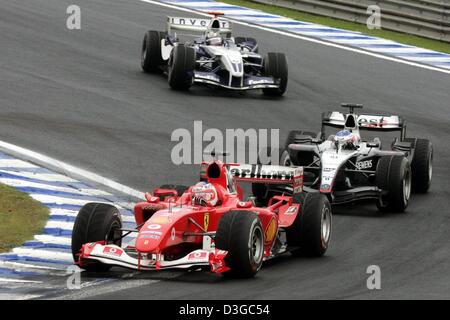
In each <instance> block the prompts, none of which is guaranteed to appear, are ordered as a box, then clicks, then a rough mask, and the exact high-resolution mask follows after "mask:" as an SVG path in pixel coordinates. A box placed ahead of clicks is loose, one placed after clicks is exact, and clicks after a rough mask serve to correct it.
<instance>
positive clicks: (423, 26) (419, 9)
mask: <svg viewBox="0 0 450 320" xmlns="http://www.w3.org/2000/svg"><path fill="white" fill-rule="evenodd" d="M251 1H253V2H259V3H264V4H269V5H275V6H279V7H284V8H289V9H294V10H299V11H303V12H307V13H312V14H317V15H321V16H327V17H332V18H337V19H342V20H347V21H352V22H357V23H362V24H366V21H367V19H368V18H369V16H370V14H369V13H367V7H368V6H370V5H377V6H379V7H380V8H381V27H382V29H386V30H393V31H399V32H404V33H409V34H413V35H417V36H421V37H425V38H430V39H435V40H440V41H445V42H449V43H450V0H445V1H444V0H440V1H439V0H416V1H411V0H409V1H405V0H374V1H370V0H328V1H324V0H251Z"/></svg>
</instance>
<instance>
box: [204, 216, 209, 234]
mask: <svg viewBox="0 0 450 320" xmlns="http://www.w3.org/2000/svg"><path fill="white" fill-rule="evenodd" d="M203 227H204V229H205V231H208V227H209V212H205V215H204V216H203Z"/></svg>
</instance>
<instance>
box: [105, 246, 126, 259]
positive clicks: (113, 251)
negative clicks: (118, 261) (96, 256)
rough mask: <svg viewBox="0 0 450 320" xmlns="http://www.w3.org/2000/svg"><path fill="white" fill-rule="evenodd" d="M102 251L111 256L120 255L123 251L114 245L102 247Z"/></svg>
mask: <svg viewBox="0 0 450 320" xmlns="http://www.w3.org/2000/svg"><path fill="white" fill-rule="evenodd" d="M103 253H104V254H108V255H111V256H116V257H120V256H121V255H122V253H123V250H122V249H119V248H115V247H104V248H103Z"/></svg>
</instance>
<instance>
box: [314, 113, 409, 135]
mask: <svg viewBox="0 0 450 320" xmlns="http://www.w3.org/2000/svg"><path fill="white" fill-rule="evenodd" d="M356 121H357V123H358V127H359V129H360V130H369V131H370V130H372V131H400V132H402V137H403V136H404V133H405V130H406V121H405V120H404V119H403V118H401V117H399V116H395V115H382V114H378V115H374V114H361V115H358V116H357V120H356ZM344 125H345V114H343V113H341V112H338V111H332V112H325V113H322V127H324V126H327V127H334V128H344ZM322 132H324V130H322Z"/></svg>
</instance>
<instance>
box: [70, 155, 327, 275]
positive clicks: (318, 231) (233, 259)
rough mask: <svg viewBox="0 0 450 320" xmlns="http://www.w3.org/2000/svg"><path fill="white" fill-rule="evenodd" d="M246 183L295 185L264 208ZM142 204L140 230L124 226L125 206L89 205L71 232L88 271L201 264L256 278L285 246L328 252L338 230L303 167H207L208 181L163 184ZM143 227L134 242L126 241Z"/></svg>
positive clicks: (75, 252)
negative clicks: (308, 185)
mask: <svg viewBox="0 0 450 320" xmlns="http://www.w3.org/2000/svg"><path fill="white" fill-rule="evenodd" d="M240 181H249V182H252V183H265V184H267V183H275V184H285V185H290V186H292V188H293V190H294V193H293V195H292V196H285V195H277V196H274V197H272V198H271V199H270V200H269V203H268V204H267V206H265V207H259V206H256V205H255V203H254V201H253V198H252V197H250V198H249V200H248V201H243V200H242V199H243V191H242V189H241V186H240V185H239V182H240ZM146 200H147V201H145V202H142V203H138V204H136V206H135V208H134V215H135V220H136V224H137V228H136V229H124V228H123V227H122V222H121V217H120V213H119V211H118V209H117V208H116V207H114V206H112V205H109V204H104V203H88V204H86V205H85V206H84V207H83V208H82V209H81V210H80V212H79V213H78V216H77V218H76V221H75V225H74V229H73V234H72V252H73V257H74V260H75V263H76V264H77V265H79V266H80V267H82V268H83V269H86V270H88V271H106V270H108V269H109V268H110V267H111V266H120V267H126V268H131V269H135V270H160V269H173V268H181V269H199V268H206V269H209V270H211V271H212V272H215V273H222V274H224V275H233V276H237V277H252V276H254V275H255V274H256V273H257V272H258V270H259V269H260V268H261V265H262V263H263V261H264V260H267V259H270V258H273V257H275V256H278V255H280V254H283V253H285V252H291V253H292V254H293V255H311V256H322V255H323V254H324V253H325V251H326V250H327V248H328V245H329V241H330V233H331V208H330V204H329V202H328V200H327V198H326V197H325V196H324V195H321V194H319V193H311V194H304V193H303V169H302V168H301V167H298V168H290V167H280V166H265V165H238V164H225V163H222V162H221V161H218V160H214V161H212V162H209V163H204V164H203V165H202V173H201V182H199V183H197V184H196V185H194V186H191V187H189V188H187V187H182V186H164V187H161V188H158V189H155V190H154V192H153V194H149V193H147V194H146ZM130 232H136V233H137V237H136V241H135V244H134V245H128V246H124V247H122V239H123V237H124V236H125V235H127V234H129V233H130Z"/></svg>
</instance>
